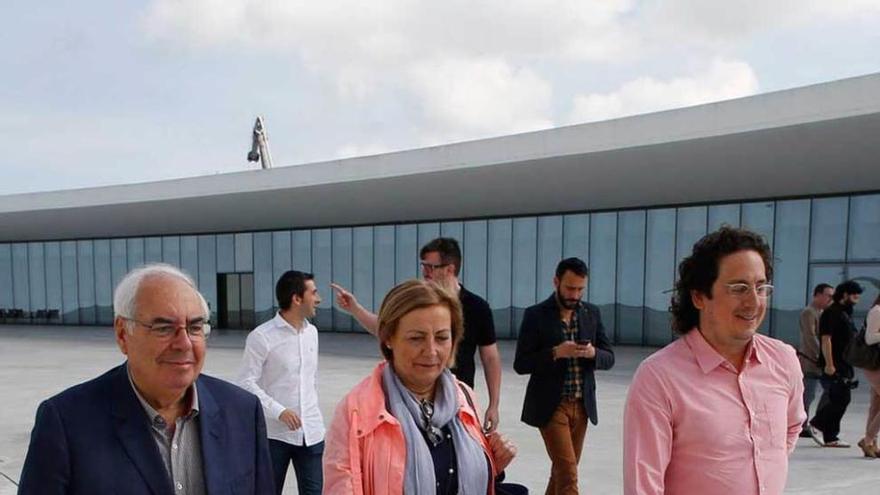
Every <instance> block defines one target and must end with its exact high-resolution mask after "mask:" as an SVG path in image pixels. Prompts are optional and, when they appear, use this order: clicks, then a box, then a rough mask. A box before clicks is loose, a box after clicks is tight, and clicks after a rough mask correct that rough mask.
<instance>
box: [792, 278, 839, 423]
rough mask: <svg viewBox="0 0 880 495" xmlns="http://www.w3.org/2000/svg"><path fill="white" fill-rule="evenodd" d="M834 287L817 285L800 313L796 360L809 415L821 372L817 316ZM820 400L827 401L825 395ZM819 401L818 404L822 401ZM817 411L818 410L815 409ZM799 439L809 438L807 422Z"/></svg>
mask: <svg viewBox="0 0 880 495" xmlns="http://www.w3.org/2000/svg"><path fill="white" fill-rule="evenodd" d="M833 294H834V287H831V286H830V285H828V284H819V285H817V286H816V287H815V288H814V289H813V300H812V301H810V304H808V305H807V307H806V308H804V309H803V310H802V311H801V317H800V329H801V343H800V347H799V348H798V358H799V359H800V362H801V371H802V372H803V373H804V411H805V412H806V413H807V416H809V415H810V404H812V403H813V398H814V397H815V396H816V388H817V387H818V386H819V378H821V377H822V370H821V369H819V364H818V363H819V316H821V315H822V311H823V310H825V308H827V307H828V305H829V304H831V296H832V295H833ZM822 399H824V400H828V397H827V396H826V395H825V394H822ZM822 399H820V400H819V404H823V403H824V401H823V400H822ZM817 409H818V408H817ZM801 437H803V438H811V437H812V436H811V435H810V430H809V428H807V422H806V421H804V426H803V429H802V430H801Z"/></svg>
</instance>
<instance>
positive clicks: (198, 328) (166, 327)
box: [122, 316, 211, 340]
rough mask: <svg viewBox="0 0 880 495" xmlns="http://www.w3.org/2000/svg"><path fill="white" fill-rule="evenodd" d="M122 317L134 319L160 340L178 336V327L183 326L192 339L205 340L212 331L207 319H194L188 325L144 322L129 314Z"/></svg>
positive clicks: (129, 319)
mask: <svg viewBox="0 0 880 495" xmlns="http://www.w3.org/2000/svg"><path fill="white" fill-rule="evenodd" d="M122 319H124V320H128V321H133V322H135V323H137V324H138V325H140V326H142V327H144V328H146V329H147V330H149V331H150V335H152V336H153V337H155V338H157V339H159V340H171V339H172V338H174V337H175V336H177V329H178V328H183V329H185V330H186V334H187V336H189V339H190V340H204V339H206V338H207V337H208V334H210V333H211V324H210V323H208V322H206V321H194V322H191V323H187V324H186V325H179V324H176V323H166V322H160V323H144V322H142V321H138V320H135V319H134V318H129V317H127V316H123V317H122Z"/></svg>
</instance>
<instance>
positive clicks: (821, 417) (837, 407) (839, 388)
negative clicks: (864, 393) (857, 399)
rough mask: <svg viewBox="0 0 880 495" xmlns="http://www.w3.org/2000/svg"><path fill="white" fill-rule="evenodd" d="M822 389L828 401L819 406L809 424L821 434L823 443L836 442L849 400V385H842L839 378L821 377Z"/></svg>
mask: <svg viewBox="0 0 880 495" xmlns="http://www.w3.org/2000/svg"><path fill="white" fill-rule="evenodd" d="M820 383H821V384H822V388H823V389H824V390H825V393H824V394H823V396H827V397H828V401H827V402H825V403H824V404H823V403H820V404H819V409H818V410H817V411H816V415H815V416H813V419H812V420H810V424H811V425H813V426H815V427H816V428H818V429H819V430H820V431H821V432H822V437H823V439H824V441H825V443H828V442H833V441H834V440H837V439H838V438H837V435H838V434H840V420H841V419H843V415H844V413H846V407H847V406H848V405H849V401H850V399H851V394H850V388H849V384H847V383H844V382H843V381H841V380H840V379H839V378H836V377H835V378H832V377H829V376H822V378H821V379H820Z"/></svg>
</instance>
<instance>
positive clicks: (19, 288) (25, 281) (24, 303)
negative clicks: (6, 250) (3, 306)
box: [12, 242, 31, 317]
mask: <svg viewBox="0 0 880 495" xmlns="http://www.w3.org/2000/svg"><path fill="white" fill-rule="evenodd" d="M12 295H13V304H14V305H15V307H16V308H17V309H20V310H23V311H24V312H25V313H30V311H31V289H30V275H29V274H28V246H27V244H24V243H20V242H17V243H15V244H13V245H12ZM26 317H27V316H26Z"/></svg>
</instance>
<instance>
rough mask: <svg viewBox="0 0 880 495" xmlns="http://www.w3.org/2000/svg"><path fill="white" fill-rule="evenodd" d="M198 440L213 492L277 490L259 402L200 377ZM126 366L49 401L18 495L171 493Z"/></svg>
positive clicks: (44, 406)
mask: <svg viewBox="0 0 880 495" xmlns="http://www.w3.org/2000/svg"><path fill="white" fill-rule="evenodd" d="M196 387H197V389H198V394H199V436H200V438H201V444H202V460H203V471H204V474H205V487H206V489H207V493H209V494H211V495H219V494H223V495H227V494H230V495H231V494H254V495H262V494H270V493H274V491H275V489H274V485H273V483H274V482H273V480H272V471H271V469H272V468H271V467H270V464H271V463H270V461H269V446H268V440H267V438H266V422H265V419H264V418H263V410H262V408H261V407H260V402H259V401H258V400H257V398H256V397H255V396H254V395H252V394H250V393H249V392H246V391H244V390H242V389H240V388H238V387H236V386H235V385H232V384H230V383H227V382H224V381H222V380H218V379H216V378H212V377H210V376H206V375H200V376H199V377H198V379H197V380H196ZM149 428H150V426H149V420H148V418H147V414H146V413H145V412H144V409H143V407H141V404H140V402H138V399H137V396H136V395H135V394H134V390H132V388H131V384H130V383H129V381H128V374H127V372H126V368H125V365H124V364H123V365H121V366H118V367H116V368H113V369H112V370H110V371H108V372H107V373H104V374H103V375H101V376H99V377H98V378H95V379H93V380H90V381H88V382H85V383H82V384H79V385H76V386H74V387H71V388H69V389H67V390H65V391H64V392H61V393H60V394H58V395H56V396H54V397H52V398H50V399H48V400H46V401H44V402H43V403H42V404H40V407H39V409H38V410H37V418H36V423H35V425H34V430H33V432H32V433H31V443H30V447H29V448H28V453H27V458H26V459H25V461H24V468H23V469H22V473H21V482H20V485H19V488H18V493H19V495H55V494H95V495H103V494H116V493H119V494H122V493H124V494H127V495H148V494H149V495H173V494H174V489H173V488H172V486H171V480H170V478H169V476H168V474H167V473H166V471H165V466H164V464H163V463H162V459H161V457H160V454H159V449H158V447H157V446H156V444H155V441H154V440H153V438H152V436H151V435H150V431H149Z"/></svg>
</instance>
